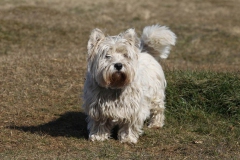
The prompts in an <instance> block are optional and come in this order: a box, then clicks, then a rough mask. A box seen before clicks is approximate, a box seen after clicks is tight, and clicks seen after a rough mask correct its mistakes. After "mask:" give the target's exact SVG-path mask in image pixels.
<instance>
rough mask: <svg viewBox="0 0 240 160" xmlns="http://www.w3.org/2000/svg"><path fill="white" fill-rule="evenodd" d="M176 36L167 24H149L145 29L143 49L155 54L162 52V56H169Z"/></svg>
mask: <svg viewBox="0 0 240 160" xmlns="http://www.w3.org/2000/svg"><path fill="white" fill-rule="evenodd" d="M176 38H177V37H176V35H175V34H174V33H173V32H172V31H171V30H169V29H168V28H167V27H165V26H160V25H152V26H147V27H145V28H144V29H143V33H142V37H141V49H142V51H147V52H148V53H150V54H152V55H153V56H157V55H159V54H160V57H161V58H167V57H168V55H169V53H170V49H171V45H175V42H176Z"/></svg>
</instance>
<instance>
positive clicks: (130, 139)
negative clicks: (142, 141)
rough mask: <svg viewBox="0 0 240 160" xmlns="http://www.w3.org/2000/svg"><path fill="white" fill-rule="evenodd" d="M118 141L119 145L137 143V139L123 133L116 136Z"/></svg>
mask: <svg viewBox="0 0 240 160" xmlns="http://www.w3.org/2000/svg"><path fill="white" fill-rule="evenodd" d="M118 139H119V140H120V142H121V143H134V144H135V143H137V140H138V138H137V137H135V136H133V135H130V134H126V133H124V132H122V133H120V134H119V135H118Z"/></svg>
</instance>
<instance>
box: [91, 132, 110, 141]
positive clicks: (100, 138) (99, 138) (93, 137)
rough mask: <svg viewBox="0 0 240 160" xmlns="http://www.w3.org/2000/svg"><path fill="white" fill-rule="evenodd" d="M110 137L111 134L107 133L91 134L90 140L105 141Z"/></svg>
mask: <svg viewBox="0 0 240 160" xmlns="http://www.w3.org/2000/svg"><path fill="white" fill-rule="evenodd" d="M108 138H109V134H108V133H105V134H97V133H95V134H89V140H91V141H104V140H107V139H108Z"/></svg>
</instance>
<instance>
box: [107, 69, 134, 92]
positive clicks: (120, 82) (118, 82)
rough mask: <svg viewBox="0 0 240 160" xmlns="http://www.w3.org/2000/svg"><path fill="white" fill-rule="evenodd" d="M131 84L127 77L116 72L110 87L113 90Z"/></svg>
mask: <svg viewBox="0 0 240 160" xmlns="http://www.w3.org/2000/svg"><path fill="white" fill-rule="evenodd" d="M128 83H129V80H128V78H127V75H126V74H125V73H123V72H120V71H117V72H114V73H113V74H112V76H111V79H110V84H109V86H110V87H111V88H121V87H123V86H125V85H127V84H128Z"/></svg>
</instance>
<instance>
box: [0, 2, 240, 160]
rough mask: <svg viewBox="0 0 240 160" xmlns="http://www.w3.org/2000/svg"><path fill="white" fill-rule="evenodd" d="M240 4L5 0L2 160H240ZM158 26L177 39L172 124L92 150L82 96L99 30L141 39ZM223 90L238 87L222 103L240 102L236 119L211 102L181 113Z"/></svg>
mask: <svg viewBox="0 0 240 160" xmlns="http://www.w3.org/2000/svg"><path fill="white" fill-rule="evenodd" d="M239 6H240V2H239V1H238V0H230V1H223V0H220V1H217V0H202V1H199V0H182V1H178V0H169V1H163V0H150V1H146V0H128V1H116V0H113V1H112V0H99V1H88V0H69V1H61V0H51V1H40V0H19V1H14V0H0V158H1V159H240V152H239V148H240V144H239V143H240V138H239V135H240V133H239V132H240V131H239V129H238V128H240V124H239V117H238V115H239V114H238V113H239V105H240V104H239V102H237V101H236V100H239V95H240V92H238V91H239V88H238V87H239V85H238V83H237V81H239V71H240V70H239V66H240V45H239V44H240V19H239V15H240V10H239ZM152 24H160V25H166V26H168V27H169V28H170V29H171V30H172V31H173V32H175V33H176V35H177V37H178V38H177V44H176V46H174V47H173V48H172V52H171V54H170V56H169V58H168V59H167V60H161V61H160V63H161V64H162V66H163V68H164V71H165V74H166V78H167V81H168V82H169V85H168V89H167V91H166V92H167V99H166V101H167V105H169V109H168V110H167V112H166V117H167V119H166V125H165V126H164V127H163V128H162V129H159V130H151V129H148V128H147V127H146V125H145V126H144V131H145V133H144V135H143V136H141V137H140V139H139V142H138V143H137V144H136V145H127V144H121V143H120V142H119V141H118V140H116V138H113V139H110V140H108V141H106V142H89V141H88V140H87V129H86V122H85V118H86V116H85V115H84V113H83V112H82V110H81V105H82V99H81V94H82V89H83V82H84V77H85V72H86V65H87V63H86V54H87V50H86V46H87V41H88V38H89V34H90V32H91V30H92V29H94V28H100V29H101V30H103V31H104V32H105V33H106V34H109V35H116V34H118V33H120V32H122V31H124V30H126V29H128V28H135V30H136V32H137V33H138V35H141V31H142V29H143V28H144V26H147V25H152ZM203 72H204V73H203ZM205 72H207V73H210V74H207V73H205ZM201 73H203V74H201ZM196 77H197V78H196ZM206 77H210V78H209V79H211V83H209V82H210V81H209V79H207V78H206ZM216 77H217V78H219V77H220V78H221V79H222V80H224V81H218V80H217V78H216ZM226 77H227V78H226ZM215 78H216V80H215ZM225 80H226V81H225ZM205 82H206V83H205ZM225 82H229V83H228V88H229V86H230V88H231V87H232V88H231V90H230V89H229V90H228V91H229V92H226V93H227V94H225V92H223V93H222V94H219V96H220V97H221V95H224V96H225V95H233V96H231V97H229V99H228V100H229V101H228V102H229V103H227V104H230V102H231V104H234V105H233V107H232V108H229V109H228V110H227V111H229V110H230V111H233V113H228V114H227V115H224V114H222V113H218V111H216V112H213V111H211V110H206V109H205V110H204V106H203V108H201V105H203V104H204V105H205V104H208V105H210V104H211V103H210V102H207V101H206V103H203V104H202V103H196V104H197V105H199V106H200V107H199V108H198V109H196V110H190V109H189V108H187V109H184V110H183V112H181V114H177V113H179V111H180V110H181V111H182V108H181V109H180V108H178V105H179V106H181V105H183V106H184V105H185V103H190V102H191V104H195V103H194V100H195V99H191V98H189V99H188V97H191V95H192V92H191V91H196V92H194V93H196V97H195V98H196V99H197V100H199V101H197V102H200V101H201V100H202V101H203V102H205V99H206V97H201V96H199V95H200V93H201V92H203V91H202V90H201V87H203V88H204V87H205V88H208V87H209V86H210V87H214V86H217V85H219V84H222V86H223V84H225ZM184 84H189V85H186V86H187V87H186V86H184V87H182V86H183V85H184ZM205 84H207V85H205ZM192 86H193V87H192ZM196 86H198V87H199V86H200V89H199V88H198V90H197V89H196ZM181 87H182V88H181ZM191 87H192V88H191ZM186 88H187V89H189V90H186ZM217 88H219V87H216V88H213V89H212V88H209V90H210V89H212V90H211V93H214V92H218V90H217ZM174 89H176V90H174ZM184 89H185V90H184ZM225 90H227V89H226V88H225V89H224V91H225ZM181 91H184V92H181ZM234 91H236V92H234ZM180 92H181V94H180ZM188 92H189V93H191V94H187V93H188ZM175 93H177V94H175ZM198 93H199V94H198ZM204 93H205V91H204ZM186 95H188V97H187V96H186ZM209 95H210V96H211V95H212V94H209ZM176 99H178V101H176V102H177V103H173V101H174V100H176ZM185 100H188V101H185ZM215 100H216V102H215V101H214V103H216V104H218V101H219V100H217V98H216V99H215ZM209 101H211V99H210V100H209ZM211 102H212V101H211ZM224 103H225V101H224V102H223V103H221V104H224ZM197 105H196V106H197ZM185 106H187V105H185ZM228 106H229V105H228ZM191 107H193V108H194V105H192V106H191ZM191 107H190V108H191ZM234 107H236V108H235V109H234ZM201 109H202V110H201ZM227 111H226V112H225V111H224V113H227ZM237 114H238V115H237ZM194 116H195V118H193V117H194ZM186 117H192V118H189V119H188V118H186ZM226 117H227V118H226ZM229 117H230V118H229ZM236 117H237V118H236ZM221 128H222V129H221ZM113 137H116V136H113Z"/></svg>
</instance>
